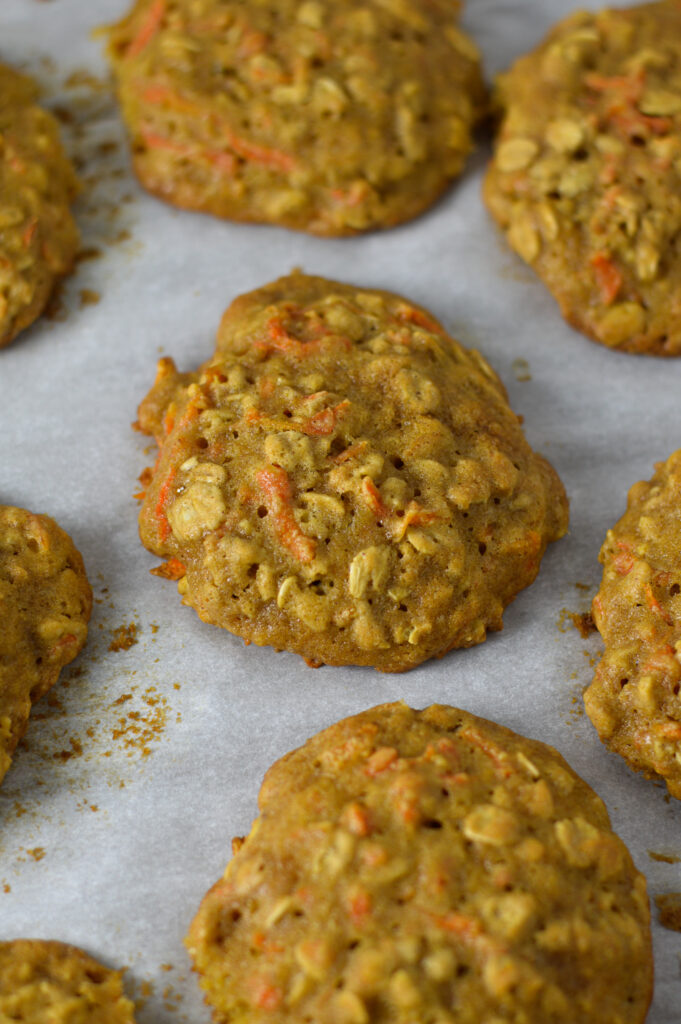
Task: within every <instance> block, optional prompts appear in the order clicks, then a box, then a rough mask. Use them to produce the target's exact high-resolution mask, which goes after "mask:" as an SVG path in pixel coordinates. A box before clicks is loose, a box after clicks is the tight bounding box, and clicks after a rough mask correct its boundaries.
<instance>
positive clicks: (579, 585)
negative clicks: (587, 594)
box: [575, 583, 591, 591]
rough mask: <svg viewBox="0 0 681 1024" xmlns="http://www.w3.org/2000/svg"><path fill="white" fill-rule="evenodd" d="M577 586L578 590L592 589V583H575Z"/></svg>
mask: <svg viewBox="0 0 681 1024" xmlns="http://www.w3.org/2000/svg"><path fill="white" fill-rule="evenodd" d="M575 587H576V588H577V590H586V591H588V590H591V584H590V583H575Z"/></svg>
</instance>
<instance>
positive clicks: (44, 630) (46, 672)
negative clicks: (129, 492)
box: [0, 505, 92, 780]
mask: <svg viewBox="0 0 681 1024" xmlns="http://www.w3.org/2000/svg"><path fill="white" fill-rule="evenodd" d="M91 608H92V592H91V590H90V585H89V584H88V581H87V578H86V576H85V569H84V567H83V560H82V558H81V557H80V554H79V553H78V551H76V549H75V547H74V546H73V542H72V541H71V539H70V538H69V537H68V536H67V535H66V534H65V533H64V531H63V530H62V529H60V527H59V526H57V524H56V523H55V522H54V520H52V519H50V518H49V516H44V515H35V514H34V513H32V512H27V511H25V510H24V509H21V508H12V507H11V506H7V505H0V623H1V624H2V628H0V780H1V779H2V778H3V776H4V775H5V773H6V771H7V769H8V768H9V766H10V761H11V755H12V753H13V751H14V748H15V747H16V745H17V743H18V742H19V740H20V739H21V737H22V736H23V734H24V731H25V729H26V726H27V724H28V717H29V714H30V711H31V704H32V703H33V702H34V701H36V700H38V698H39V697H42V695H43V694H44V693H46V692H47V691H48V690H49V688H50V687H51V686H53V685H54V683H56V681H57V677H58V676H59V672H60V671H61V669H62V668H63V666H64V665H67V664H68V663H69V662H70V661H73V659H74V658H75V657H76V655H77V654H78V652H79V651H80V650H81V648H82V647H83V644H84V643H85V638H86V636H87V623H88V620H89V618H90V611H91Z"/></svg>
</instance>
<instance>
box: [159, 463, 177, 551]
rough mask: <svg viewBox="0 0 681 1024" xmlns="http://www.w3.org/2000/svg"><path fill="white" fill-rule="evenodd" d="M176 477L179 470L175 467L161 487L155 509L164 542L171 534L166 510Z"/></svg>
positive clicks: (160, 534)
mask: <svg viewBox="0 0 681 1024" xmlns="http://www.w3.org/2000/svg"><path fill="white" fill-rule="evenodd" d="M176 476H177V470H176V469H175V467H174V466H173V467H172V468H171V470H170V472H169V473H168V476H167V477H166V478H165V480H164V481H163V483H162V484H161V487H160V489H159V492H158V500H157V502H156V507H155V508H154V516H155V518H156V520H157V521H158V532H159V536H160V538H161V540H162V541H165V540H168V537H169V536H170V532H171V531H170V523H169V522H168V517H167V516H166V512H165V508H166V504H167V502H168V498H169V497H170V488H171V487H172V485H173V481H174V480H175V477H176Z"/></svg>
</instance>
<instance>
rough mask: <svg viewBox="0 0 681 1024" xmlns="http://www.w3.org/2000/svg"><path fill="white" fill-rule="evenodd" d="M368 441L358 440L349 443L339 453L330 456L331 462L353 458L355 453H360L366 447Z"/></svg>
mask: <svg viewBox="0 0 681 1024" xmlns="http://www.w3.org/2000/svg"><path fill="white" fill-rule="evenodd" d="M368 445H369V442H368V441H358V442H357V443H356V444H351V445H350V447H349V448H346V449H345V451H343V452H341V453H340V454H339V455H333V456H331V461H332V462H337V463H341V462H347V461H348V459H354V458H355V457H356V456H357V455H361V454H362V452H364V451H365V449H366V448H367V447H368Z"/></svg>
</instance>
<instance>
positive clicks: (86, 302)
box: [78, 288, 102, 309]
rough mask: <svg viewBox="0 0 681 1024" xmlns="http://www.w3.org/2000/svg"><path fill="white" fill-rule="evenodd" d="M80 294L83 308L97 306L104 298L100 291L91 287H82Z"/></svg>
mask: <svg viewBox="0 0 681 1024" xmlns="http://www.w3.org/2000/svg"><path fill="white" fill-rule="evenodd" d="M78 294H79V295H80V305H81V309H82V307H83V306H96V305H97V303H98V302H100V301H101V298H102V296H101V295H100V294H99V292H95V291H93V290H92V289H91V288H81V289H80V292H79V293H78Z"/></svg>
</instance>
